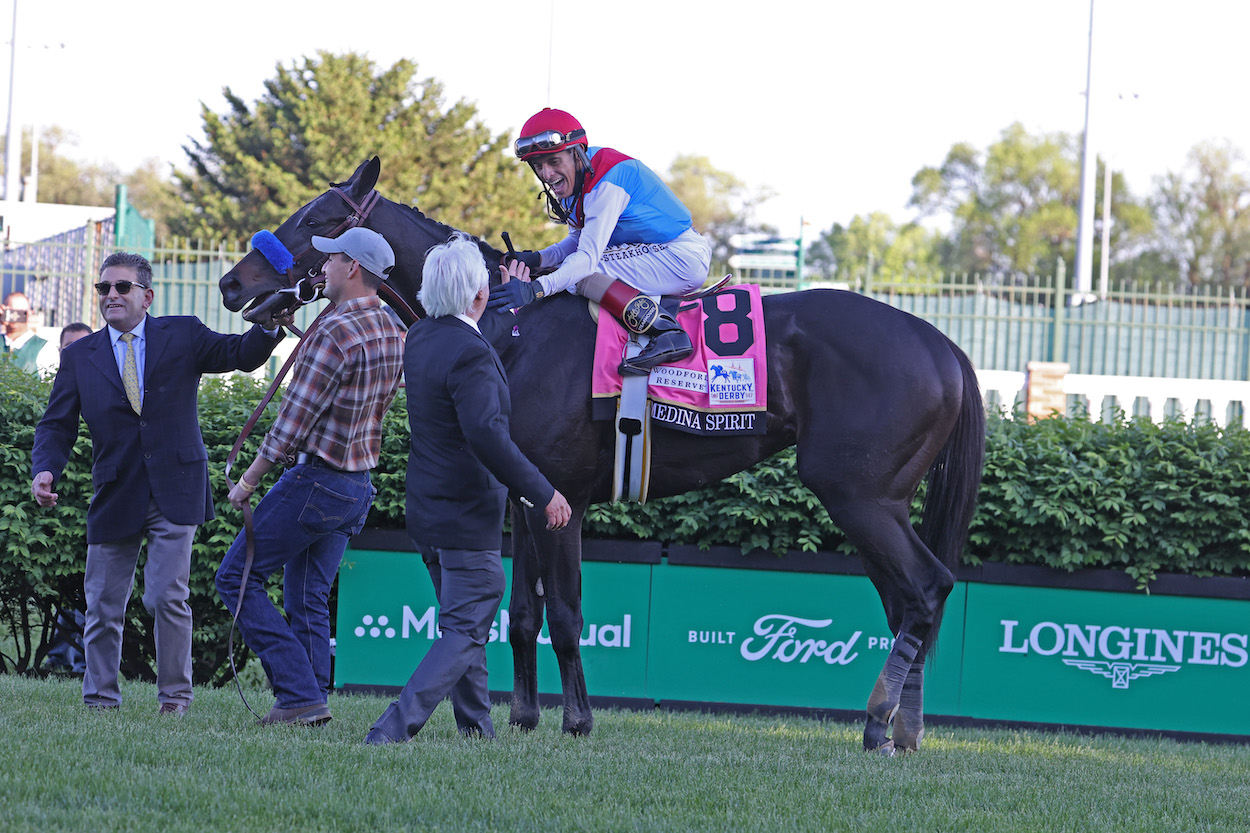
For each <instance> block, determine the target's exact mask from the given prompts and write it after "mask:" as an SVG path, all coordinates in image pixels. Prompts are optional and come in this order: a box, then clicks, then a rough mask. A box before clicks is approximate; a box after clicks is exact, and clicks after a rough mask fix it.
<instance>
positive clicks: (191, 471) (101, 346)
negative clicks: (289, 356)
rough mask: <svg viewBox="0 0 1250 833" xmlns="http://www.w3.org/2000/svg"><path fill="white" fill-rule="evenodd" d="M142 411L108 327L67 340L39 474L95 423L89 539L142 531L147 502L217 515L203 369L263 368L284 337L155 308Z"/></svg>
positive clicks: (35, 467) (184, 520)
mask: <svg viewBox="0 0 1250 833" xmlns="http://www.w3.org/2000/svg"><path fill="white" fill-rule="evenodd" d="M144 338H145V339H146V341H147V349H146V351H145V353H144V355H145V360H144V362H145V363H144V370H143V412H142V413H139V414H136V413H135V412H134V409H133V408H131V407H130V401H129V400H128V399H127V398H126V390H125V388H124V387H123V386H122V378H121V373H119V372H118V370H117V360H116V359H115V358H114V354H113V345H112V343H111V342H110V341H109V333H108V328H107V327H104V328H102V329H100V330H99V331H97V332H94V333H92V334H91V335H89V336H84V337H83V338H81V339H79V340H78V341H76V342H74V343H73V344H71V345H70V346H69V347H66V348H65V351H64V352H63V353H61V364H60V368H59V369H58V370H57V374H56V379H55V380H54V381H53V383H52V395H51V396H50V397H49V399H48V410H47V411H46V412H45V413H44V415H43V419H41V420H40V421H39V425H38V426H36V428H35V447H34V449H33V451H32V452H31V470H32V476H33V475H35V474H38V473H39V472H41V471H50V472H52V476H53V478H54V479H58V480H59V479H60V477H61V472H62V471H63V470H64V469H65V464H66V462H67V461H68V460H69V455H70V453H71V452H72V450H73V447H74V441H75V440H76V439H77V437H78V417H79V415H80V414H81V416H82V418H83V419H85V420H86V421H87V428H88V429H89V430H90V431H91V453H92V468H91V482H92V486H93V489H94V495H93V497H92V499H91V507H90V508H89V509H88V510H87V543H89V544H98V543H104V542H108V541H118V540H121V539H123V538H128V537H130V536H131V535H136V534H138V533H139V532H140V531H142V529H143V525H144V522H145V520H146V517H147V510H148V501H149V499H155V500H156V505H157V507H158V508H159V509H160V511H161V514H163V515H164V516H165V517H166V518H167V519H168V520H170V521H172V522H173V523H176V524H201V523H203V522H204V521H207V520H211V519H212V518H213V515H214V513H213V496H212V492H211V489H210V487H209V482H208V452H207V451H206V450H205V448H204V437H203V436H202V435H201V433H200V418H199V409H198V394H199V388H200V375H201V374H203V373H221V372H225V371H228V370H255V369H256V368H258V367H260V366H261V365H262V364H264V363H265V360H266V359H267V358H269V354H270V353H272V352H273V348H274V347H275V346H276V345H277V343H278V341H279V340H280V339H281V335H279V336H277V337H276V338H270V337H269V336H267V335H265V333H264V331H263V330H262V329H261V328H260V327H259V326H255V327H252V329H251V330H249V331H248V332H247V333H245V334H243V335H223V334H222V333H217V332H214V331H212V330H210V329H209V328H208V327H206V326H204V324H203V322H201V321H200V319H198V318H195V317H193V316H166V317H162V318H156V317H153V316H149V317H148V319H147V325H146V327H145V329H144Z"/></svg>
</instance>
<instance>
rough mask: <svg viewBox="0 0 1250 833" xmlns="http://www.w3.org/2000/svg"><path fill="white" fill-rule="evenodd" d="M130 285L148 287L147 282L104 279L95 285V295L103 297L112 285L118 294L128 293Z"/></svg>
mask: <svg viewBox="0 0 1250 833" xmlns="http://www.w3.org/2000/svg"><path fill="white" fill-rule="evenodd" d="M132 286H137V287H139V288H141V289H147V288H148V285H147V284H145V283H136V282H134V281H118V282H117V283H107V282H105V281H100V282H99V283H98V284H96V285H95V291H96V294H97V295H99V296H100V297H101V298H103V297H104V296H105V295H107V294H109V290H110V289H113V288H114V287H116V289H117V294H118V295H129V294H130V288H131V287H132Z"/></svg>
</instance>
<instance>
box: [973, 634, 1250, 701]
mask: <svg viewBox="0 0 1250 833" xmlns="http://www.w3.org/2000/svg"><path fill="white" fill-rule="evenodd" d="M999 624H1001V625H1002V626H1003V644H1002V645H1000V646H999V648H998V651H999V653H1004V654H1037V655H1038V656H1043V657H1053V656H1059V658H1060V659H1061V660H1062V661H1063V663H1064V665H1069V666H1071V667H1073V668H1079V669H1081V670H1082V671H1088V672H1090V673H1091V674H1098V675H1100V676H1103V677H1106V678H1107V679H1109V680H1111V687H1112V688H1128V687H1129V682H1130V681H1131V680H1136V679H1139V678H1141V677H1152V676H1155V675H1156V674H1166V673H1169V672H1172V671H1180V670H1181V669H1182V668H1183V667H1185V666H1186V665H1219V666H1227V667H1230V668H1241V667H1243V666H1244V665H1245V664H1246V660H1247V656H1248V655H1250V654H1248V652H1247V646H1248V645H1250V638H1247V634H1244V633H1212V632H1209V631H1178V630H1170V631H1169V630H1163V629H1160V628H1137V627H1125V626H1122V625H1108V626H1104V625H1076V624H1071V623H1064V624H1059V623H1058V622H1038V623H1037V624H1036V625H1034V626H1033V627H1032V628H1030V629H1029V631H1028V633H1027V634H1026V633H1024V631H1023V629H1019V630H1017V629H1018V627H1019V625H1020V622H1019V621H1017V620H1013V619H1002V620H1000V621H999Z"/></svg>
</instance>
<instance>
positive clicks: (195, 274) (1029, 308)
mask: <svg viewBox="0 0 1250 833" xmlns="http://www.w3.org/2000/svg"><path fill="white" fill-rule="evenodd" d="M99 225H101V226H102V225H104V224H99ZM87 231H90V229H88V230H84V233H83V234H82V235H79V236H78V237H73V236H72V235H70V236H63V237H66V239H58V240H53V241H43V242H40V243H34V244H30V245H26V246H22V247H18V248H14V249H11V250H10V251H7V252H5V253H4V263H3V269H4V278H5V284H6V286H15V287H18V288H21V287H25V288H26V291H27V294H28V295H30V296H31V301H32V305H33V306H34V307H35V308H36V309H42V310H44V311H45V319H46V320H45V323H46V324H48V325H49V326H64V324H67V323H69V322H70V321H75V320H84V321H87V323H89V324H91V325H92V326H93V327H98V326H100V321H99V317H98V315H99V314H98V311H97V309H96V304H95V299H94V297H93V296H92V292H91V288H90V287H91V284H92V283H94V282H95V280H96V274H97V271H98V269H99V263H100V262H101V261H102V260H103V258H104V257H105V256H107V255H108V254H109V253H110V252H111V251H114V250H115V246H116V243H115V242H114V241H113V240H112V239H111V237H110V236H109V235H108V234H107V230H102V229H95V230H93V231H90V233H86V232H87ZM142 254H144V255H145V256H147V257H148V259H149V260H150V261H151V262H152V268H153V277H154V283H155V286H154V290H155V300H154V301H153V304H152V312H153V314H155V315H196V316H199V317H200V318H201V319H202V320H203V321H204V323H206V324H207V325H208V326H209V327H212V328H213V329H215V330H218V331H220V332H241V331H243V330H244V329H245V327H246V324H245V322H244V321H243V320H242V318H241V317H240V316H239V315H238V314H237V313H232V312H229V311H228V310H226V309H225V308H224V307H223V306H222V305H221V294H220V292H219V290H218V286H217V284H218V281H219V280H220V279H221V276H222V275H224V274H225V273H226V272H227V271H229V270H230V269H231V268H232V267H233V266H234V265H235V264H236V263H238V262H239V260H240V259H242V257H243V256H244V255H245V254H246V250H245V249H243V248H241V247H240V246H237V245H235V246H231V245H226V244H206V243H203V242H199V241H180V242H178V241H175V242H173V243H169V242H166V243H161V244H160V245H154V246H153V247H152V248H151V249H148V250H145V251H142ZM843 285H845V286H847V287H848V288H849V289H850V290H851V291H854V292H860V293H863V294H865V295H869V296H871V297H873V298H876V299H877V300H879V301H883V302H885V303H888V304H891V305H892V306H895V307H898V308H900V309H903V310H906V311H908V312H910V313H912V314H914V315H916V316H918V317H920V318H923V319H925V320H927V321H929V322H931V323H932V324H933V325H934V326H936V327H937V328H938V329H940V330H942V332H944V333H946V334H947V335H948V336H950V338H951V339H952V340H954V341H955V342H956V343H957V344H959V345H960V346H961V347H962V348H963V349H964V350H965V351H967V353H968V354H969V356H970V357H971V358H972V361H973V363H974V364H975V365H976V366H977V367H978V368H981V369H984V370H1024V369H1025V367H1026V366H1027V364H1028V362H1030V361H1058V362H1066V363H1068V364H1069V365H1070V370H1071V372H1072V373H1090V374H1105V375H1116V376H1158V377H1174V378H1189V379H1236V380H1245V379H1250V319H1248V316H1247V305H1248V304H1250V298H1247V292H1246V290H1245V289H1237V290H1229V289H1218V288H1207V287H1198V288H1194V289H1187V290H1177V289H1170V288H1167V287H1162V286H1151V287H1145V286H1137V285H1132V284H1127V285H1123V286H1118V287H1115V288H1113V289H1112V290H1111V291H1109V292H1107V293H1106V295H1105V297H1101V298H1090V299H1082V300H1084V301H1085V303H1081V304H1079V305H1076V306H1073V305H1072V301H1073V296H1072V292H1071V290H1070V289H1068V288H1067V286H1066V276H1065V273H1064V270H1063V267H1062V264H1060V266H1059V268H1058V269H1057V270H1056V273H1055V274H1054V275H1026V276H1010V277H1001V276H983V275H939V276H933V277H919V276H917V277H912V278H908V279H905V280H898V281H887V280H882V279H880V278H874V277H873V276H872V275H864V276H858V277H856V278H853V279H851V280H847V281H845V283H844V284H843ZM773 289H781V288H780V287H774V288H773ZM319 307H320V305H315V306H314V307H313V308H312V309H309V308H305V309H304V310H302V311H301V312H300V314H299V316H298V317H297V319H296V324H297V326H299V327H300V328H301V329H303V328H305V327H307V326H308V324H309V323H311V321H312V318H313V317H314V316H315V314H316V312H317V311H318V308H319Z"/></svg>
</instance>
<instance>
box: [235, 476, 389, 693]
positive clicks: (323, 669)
mask: <svg viewBox="0 0 1250 833" xmlns="http://www.w3.org/2000/svg"><path fill="white" fill-rule="evenodd" d="M374 494H375V491H374V488H373V483H372V482H371V481H370V479H369V473H368V472H344V471H337V470H335V469H330V468H325V467H323V466H316V465H301V466H295V467H294V468H291V469H288V470H287V471H286V473H284V474H283V475H282V477H281V478H279V479H278V482H277V483H275V484H274V486H273V488H272V489H270V490H269V492H268V493H266V495H265V496H264V498H262V499H261V502H260V503H259V504H258V505H257V507H256V512H255V513H254V514H253V516H252V528H253V530H254V533H255V553H256V554H255V557H254V559H253V561H252V568H251V571H250V572H249V573H248V577H247V586H246V588H245V589H244V591H243V605H242V608H241V609H239V585H240V581H241V580H242V577H243V563H244V561H245V559H246V558H247V541H246V539H245V533H244V532H243V531H240V532H239V535H238V537H236V538H235V539H234V543H233V544H231V545H230V549H229V551H228V552H227V553H226V557H225V558H223V559H222V562H221V566H220V567H219V568H218V569H217V594H218V595H219V596H221V600H222V601H223V602H225V603H226V607H227V608H228V609H229V610H230V611H231V613H233V612H234V611H235V610H236V609H238V625H239V631H240V632H241V633H242V634H243V638H244V639H245V640H246V641H247V644H248V647H250V648H251V649H252V650H253V651H255V652H256V654H257V655H258V656H259V657H260V661H261V664H262V665H263V666H264V668H265V673H266V674H268V675H269V682H270V683H272V685H273V693H274V695H275V697H276V698H277V703H276V705H277V707H278V708H280V709H294V708H299V707H302V706H312V705H317V704H320V703H325V702H326V701H327V699H328V696H329V693H330V607H329V598H330V586H331V585H332V584H333V583H334V576H335V574H336V573H337V572H338V569H339V563H340V562H341V561H342V560H343V551H344V550H345V549H347V540H348V538H350V537H351V536H352V535H355V534H356V533H357V532H359V531H360V529H361V527H363V526H364V524H365V516H366V515H368V514H369V507H370V505H372V503H373V496H374ZM280 569H281V570H284V575H283V588H282V598H283V606H284V608H285V609H286V614H287V618H286V619H284V618H283V617H282V614H281V613H279V612H278V609H277V608H276V607H274V605H273V603H272V602H270V601H269V597H268V595H266V593H265V582H266V581H267V580H268V578H269V577H270V576H271V575H273V574H274V573H276V572H277V571H278V570H280ZM288 620H289V621H288Z"/></svg>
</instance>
